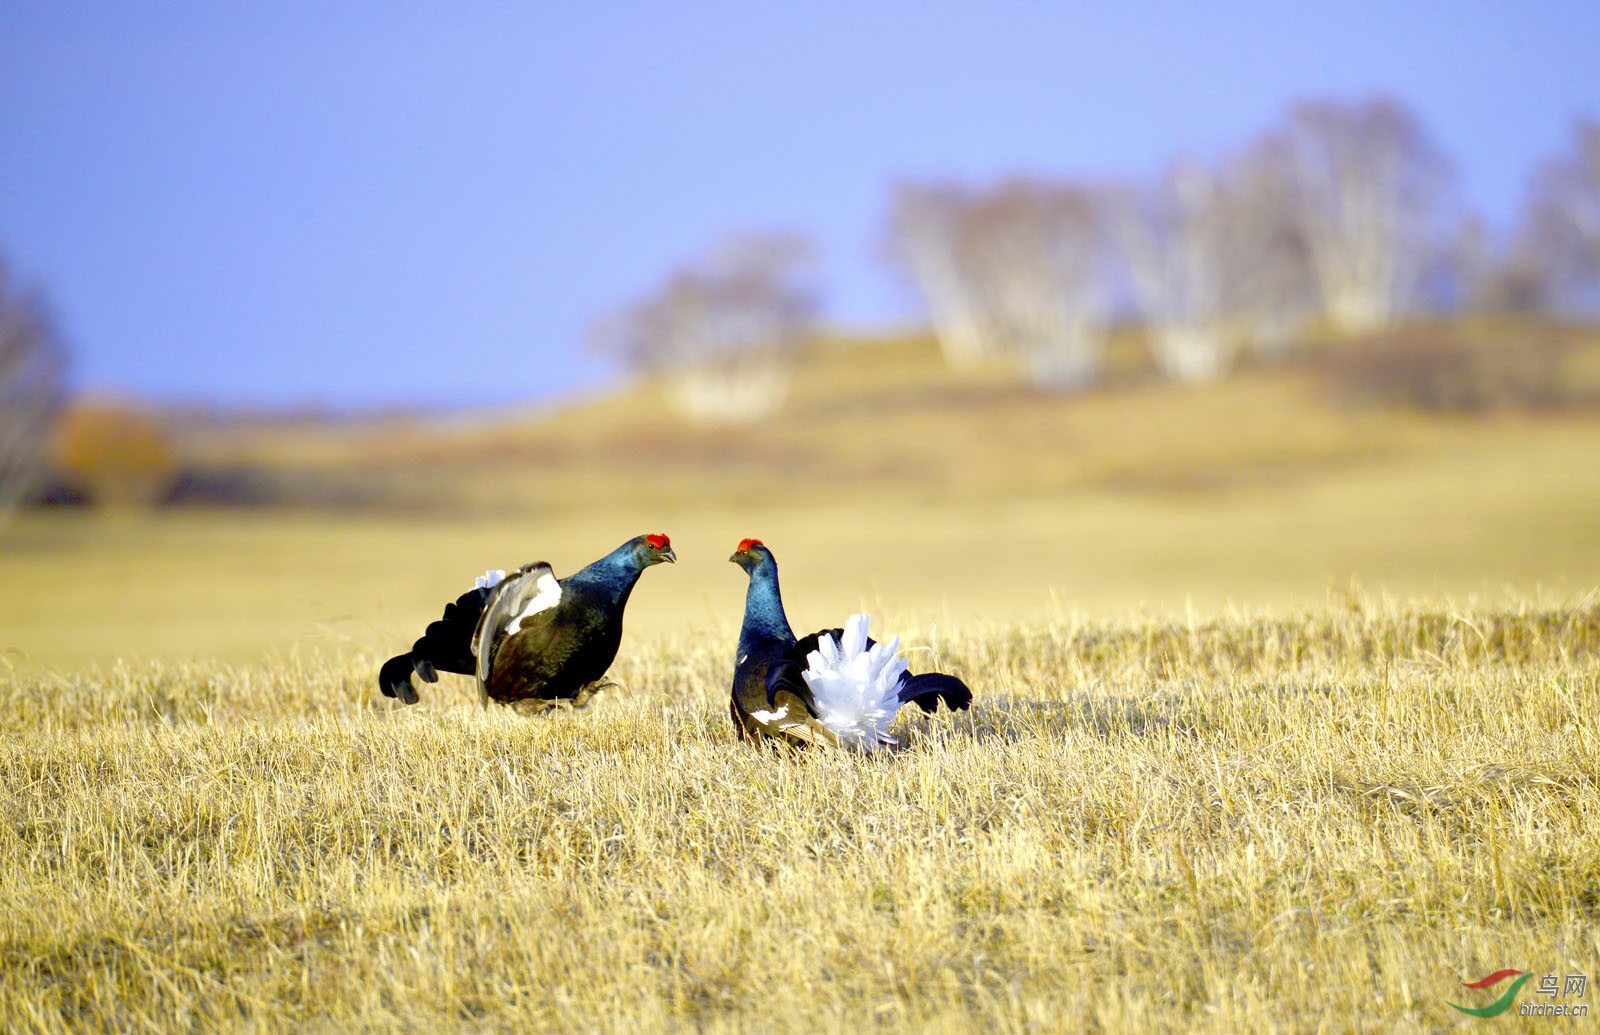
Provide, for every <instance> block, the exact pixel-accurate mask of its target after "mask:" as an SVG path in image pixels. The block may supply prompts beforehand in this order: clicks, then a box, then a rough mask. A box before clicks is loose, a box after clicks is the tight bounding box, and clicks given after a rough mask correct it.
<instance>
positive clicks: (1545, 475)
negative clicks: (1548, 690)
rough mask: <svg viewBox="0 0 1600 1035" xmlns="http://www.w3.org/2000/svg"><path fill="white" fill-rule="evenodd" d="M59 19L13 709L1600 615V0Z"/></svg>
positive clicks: (6, 467) (24, 477)
mask: <svg viewBox="0 0 1600 1035" xmlns="http://www.w3.org/2000/svg"><path fill="white" fill-rule="evenodd" d="M1297 6H1298V5H1281V4H1269V3H1254V2H1246V3H1239V4H1231V5H1226V6H1224V7H1212V6H1209V5H1186V4H1162V3H1133V4H1123V5H1056V6H1053V7H1051V8H1050V9H1049V10H1044V9H1041V7H1040V5H1033V4H1011V3H988V4H982V5H978V4H937V3H936V4H918V5H911V4H875V3H864V4H853V5H849V8H848V10H847V11H843V10H841V11H821V12H819V11H810V12H802V11H799V10H795V9H790V8H788V7H784V6H779V5H770V6H769V5H759V4H758V5H751V4H748V3H744V4H737V5H736V4H705V5H693V7H692V8H690V9H686V8H684V7H683V6H682V5H668V4H662V3H641V4H633V5H626V6H621V7H610V8H606V7H593V8H583V9H580V8H578V7H573V8H572V9H571V10H568V11H541V10H535V9H526V10H519V9H516V8H515V7H508V6H507V5H490V4H481V5H479V4H460V5H453V6H451V7H450V8H449V9H448V10H446V9H444V8H432V9H430V8H429V7H427V6H423V5H416V6H411V5H393V4H376V3H372V4H368V3H341V4H337V5H318V6H315V7H311V6H301V5H262V6H259V7H246V6H245V5H217V4H200V3H169V4H161V5H143V6H142V7H141V6H136V5H125V4H98V3H82V4H74V5H60V4H49V3H33V2H28V0H12V2H9V3H7V4H5V5H4V6H3V7H0V664H3V665H4V666H7V667H11V668H13V669H16V668H39V667H44V668H62V669H72V668H75V667H79V666H84V665H88V664H99V663H109V662H112V661H113V660H115V659H118V658H124V659H141V658H163V659H166V658H183V657H195V656H217V657H221V658H223V659H225V660H230V661H247V660H255V659H261V658H281V657H285V656H290V655H293V654H294V653H295V652H298V651H304V650H317V651H335V652H341V653H349V654H352V655H357V654H359V655H361V656H363V657H365V656H368V655H372V656H378V655H382V654H384V653H388V652H392V651H394V650H398V649H401V648H402V647H404V646H406V645H408V644H409V643H410V641H411V640H412V639H413V638H415V636H416V635H417V634H418V633H419V632H420V631H421V627H422V624H424V623H425V622H427V621H428V620H430V619H431V618H433V617H436V616H437V612H438V610H439V608H440V607H441V606H442V604H443V603H444V602H445V601H446V600H447V599H450V598H453V597H454V596H455V595H456V594H457V593H458V592H460V591H461V590H462V589H464V588H466V587H467V586H469V585H470V584H471V583H470V580H471V578H472V577H473V576H474V575H475V574H476V573H478V572H479V571H481V570H483V569H484V568H488V567H511V566H513V565H516V564H518V563H521V562H524V561H529V560H534V559H545V560H548V561H550V562H551V563H552V564H554V565H555V566H556V568H557V570H558V572H566V571H570V570H572V569H574V568H576V567H579V566H581V565H583V564H585V563H587V562H588V561H590V560H593V559H594V558H596V557H598V556H600V555H601V554H603V553H605V552H606V551H608V550H609V549H611V548H612V547H613V546H615V545H617V544H618V543H620V542H621V541H623V540H624V539H626V538H628V537H630V536H632V535H635V534H638V533H640V532H646V531H664V532H667V533H669V534H670V535H671V536H672V537H673V540H674V544H675V546H676V547H677V549H678V552H679V554H680V557H681V563H680V564H679V565H677V566H676V568H673V569H667V570H665V571H654V572H652V573H650V574H649V575H648V576H647V577H646V579H645V580H644V582H643V583H642V584H641V586H640V589H639V590H638V592H637V593H636V594H635V596H634V598H633V603H632V605H631V606H630V611H629V627H630V630H632V631H634V632H636V633H640V634H643V635H645V636H647V637H649V636H655V637H696V636H706V635H724V634H727V633H729V632H731V631H732V630H733V629H734V628H736V626H737V623H738V620H739V614H740V610H741V607H742V600H743V578H742V576H741V574H740V572H739V571H738V569H736V568H734V567H733V566H731V565H727V564H724V563H722V562H723V559H724V558H725V557H726V556H727V554H728V553H729V552H730V551H731V550H732V548H733V545H734V544H735V543H736V542H737V540H738V539H740V538H742V537H744V536H757V537H760V538H763V539H764V540H766V541H767V543H768V544H769V545H771V546H772V547H773V549H774V550H775V552H776V553H777V555H778V557H779V559H780V562H781V564H782V567H783V572H784V582H785V588H786V591H787V595H788V598H789V601H790V611H791V616H792V617H793V618H794V620H795V624H796V625H797V626H804V627H805V628H808V629H809V628H813V627H816V626H819V625H822V624H825V623H830V622H837V621H838V620H839V619H840V618H842V616H843V614H844V613H845V612H846V610H847V609H851V608H860V607H863V606H865V607H869V608H871V609H873V610H874V613H884V614H886V615H887V616H888V617H889V618H890V619H891V620H892V621H899V622H903V623H908V625H909V626H910V627H911V628H914V629H916V630H918V631H919V632H920V633H921V634H923V635H924V636H925V637H926V636H932V635H934V631H935V629H936V627H937V626H938V625H939V624H940V623H944V624H946V625H949V624H955V625H957V626H964V627H972V626H978V625H983V624H986V623H993V622H1010V621H1016V620H1029V619H1037V618H1041V617H1059V616H1062V615H1081V616H1083V617H1084V618H1085V619H1086V620H1090V621H1102V620H1104V621H1111V620H1118V619H1121V618H1125V617H1128V616H1131V615H1139V614H1163V615H1172V614H1176V615H1194V616H1207V615H1215V614H1220V613H1225V612H1229V611H1234V612H1245V613H1260V612H1281V611H1283V610H1286V609H1291V608H1297V607H1308V606H1309V607H1323V606H1329V605H1330V604H1331V605H1333V606H1347V605H1349V604H1351V603H1352V602H1358V601H1363V600H1370V599H1374V598H1381V597H1383V596H1392V597H1395V598H1400V599H1407V598H1412V597H1428V598H1431V599H1435V600H1443V599H1448V600H1451V601H1456V602H1459V603H1461V604H1462V605H1463V606H1465V604H1466V603H1469V602H1471V601H1473V600H1476V601H1479V602H1492V603H1494V604H1497V605H1499V604H1508V603H1509V604H1520V603H1526V602H1530V601H1532V602H1541V601H1549V600H1570V599H1574V598H1581V597H1585V596H1592V594H1593V593H1594V592H1595V589H1596V587H1600V477H1597V470H1600V63H1597V62H1596V61H1595V60H1594V53H1595V44H1596V42H1597V41H1600V7H1596V6H1595V5H1593V4H1578V3H1527V4H1522V5H1517V6H1516V7H1514V8H1513V7H1510V6H1507V5H1495V4H1471V3H1422V4H1415V5H1391V4H1379V3H1372V4H1366V3H1329V4H1322V5H1317V6H1316V8H1315V9H1314V10H1301V9H1294V8H1295V7H1297Z"/></svg>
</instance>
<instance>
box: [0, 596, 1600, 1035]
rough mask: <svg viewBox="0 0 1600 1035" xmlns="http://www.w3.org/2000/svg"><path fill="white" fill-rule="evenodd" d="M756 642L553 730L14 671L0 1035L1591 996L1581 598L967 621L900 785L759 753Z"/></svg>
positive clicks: (1597, 675)
mask: <svg viewBox="0 0 1600 1035" xmlns="http://www.w3.org/2000/svg"><path fill="white" fill-rule="evenodd" d="M912 638H913V640H916V641H918V642H920V643H922V644H927V642H928V639H929V631H928V630H922V631H920V633H919V634H917V635H914V636H913V637H912ZM731 649H732V639H731V637H730V636H726V635H712V636H708V637H706V638H692V639H691V638H682V639H673V638H664V639H660V640H657V641H654V642H647V643H638V642H634V643H630V644H629V645H628V646H627V647H625V649H624V657H623V660H622V662H621V663H620V665H619V667H618V670H617V671H618V674H619V675H620V676H621V677H622V678H623V680H624V681H625V682H626V684H627V686H628V690H627V691H626V692H625V693H621V694H617V695H614V696H612V697H610V698H606V699H602V701H601V702H600V703H599V704H597V705H596V706H595V707H594V708H593V709H591V710H590V711H589V712H587V713H581V714H558V715H555V716H553V717H547V718H536V719H528V718H523V717H519V716H517V715H515V714H514V713H511V712H509V711H506V710H503V709H491V710H489V711H481V710H479V709H478V707H477V706H476V704H474V703H471V697H470V695H469V694H468V693H467V692H466V690H465V688H464V686H463V685H462V684H460V683H455V684H448V683H447V684H445V685H442V686H441V687H440V688H439V689H436V690H435V691H434V692H432V693H429V694H428V695H427V696H426V697H425V699H424V704H423V705H421V706H419V707H416V708H413V709H409V710H401V711H394V710H391V709H390V708H389V707H388V704H387V702H385V701H383V700H382V699H378V700H373V692H374V691H373V686H372V680H371V674H372V670H373V666H374V664H375V663H376V661H377V660H378V659H377V658H376V657H375V656H373V657H364V658H356V659H350V660H337V661H330V660H320V659H317V658H313V657H306V656H298V655H297V656H292V657H284V658H280V659H278V661H277V662H276V663H274V664H258V665H249V666H240V667H232V666H227V665H222V664H217V663H209V664H161V663H151V664H147V665H125V666H120V667H116V668H113V669H109V670H90V671H86V672H81V673H77V674H71V675H65V674H56V675H44V676H12V677H9V678H6V677H0V679H3V680H4V681H3V682H0V730H3V732H0V783H3V785H4V786H5V787H6V788H7V794H6V795H5V796H4V797H3V798H0V802H3V804H0V814H3V821H0V1029H4V1030H7V1031H19V1032H20V1031H59V1030H67V1029H77V1030H82V1029H112V1030H149V1031H167V1030H176V1029H189V1030H193V1029H199V1030H215V1029H228V1030H260V1029H266V1030H281V1029H283V1028H286V1027H296V1028H309V1029H312V1030H338V1031H348V1030H361V1029H378V1030H382V1029H389V1030H410V1031H419V1030H434V1031H448V1030H472V1031H481V1030H504V1031H513V1030H514V1031H527V1030H582V1031H619V1030H631V1031H644V1030H673V1029H678V1030H684V1029H694V1030H709V1031H724V1030H726V1031H750V1030H760V1031H802V1030H807V1031H810V1030H823V1031H856V1030H861V1029H863V1028H879V1027H883V1028H891V1029H902V1030H949V1031H958V1030H959V1031H967V1030H992V1031H996V1032H1020V1031H1058V1030H1059V1031H1076V1030H1101V1031H1107V1032H1124V1031H1137V1032H1149V1031H1163V1030H1167V1031H1218V1032H1234V1031H1244V1030H1284V1031H1308V1030H1318V1029H1320V1030H1330V1031H1345V1030H1383V1031H1393V1030H1399V1031H1407V1030H1433V1029H1442V1028H1447V1027H1451V1026H1452V1025H1453V1024H1454V1023H1455V1022H1456V1021H1457V1020H1458V1015H1456V1014H1455V1013H1454V1011H1452V1010H1451V1009H1450V1008H1449V1007H1448V1006H1447V1005H1445V1003H1446V1000H1455V1001H1457V1002H1462V1001H1464V1000H1468V998H1469V996H1470V993H1467V992H1465V991H1464V990H1462V989H1461V988H1460V987H1459V985H1458V984H1457V983H1458V982H1460V981H1462V980H1471V979H1473V978H1477V977H1480V976H1482V975H1483V974H1485V973H1487V972H1489V971H1491V970H1494V969H1497V968H1500V967H1504V966H1515V967H1517V968H1520V969H1524V970H1530V971H1535V972H1538V973H1544V972H1547V971H1553V972H1558V973H1562V974H1566V973H1587V974H1589V976H1590V977H1591V979H1593V978H1596V977H1600V974H1596V970H1597V969H1600V968H1596V966H1595V961H1596V960H1597V959H1600V833H1597V831H1600V824H1597V823H1596V818H1597V817H1600V775H1597V774H1600V721H1597V718H1596V710H1595V702H1596V701H1597V700H1600V606H1597V605H1596V604H1595V603H1594V602H1593V601H1592V600H1590V601H1588V602H1575V603H1573V604H1571V605H1569V606H1566V607H1561V608H1555V609H1552V610H1547V611H1534V610H1525V611H1522V612H1505V613H1484V612H1459V613H1452V612H1449V611H1430V610H1427V609H1422V608H1415V607H1407V608H1374V609H1366V608H1361V607H1357V608H1355V609H1353V610H1351V611H1349V612H1347V613H1344V614H1340V615H1334V616H1326V615H1324V616H1318V615H1301V616H1297V617H1292V618H1285V619H1282V620H1274V621H1246V620H1223V621H1219V622H1214V623H1206V624H1195V625H1188V624H1182V623H1179V624H1168V623H1156V622H1149V623H1129V624H1121V625H1107V624H1101V623H1096V622H1091V621H1088V620H1086V619H1084V618H1082V617H1074V616H1066V617H1062V618H1059V619H1057V620H1055V621H1051V622H1046V623H1033V624H1029V625H1026V626H1010V625H993V626H985V625H975V624H971V623H968V624H965V625H958V626H957V627H955V628H953V629H952V628H944V629H941V630H940V632H939V634H938V642H937V660H938V661H939V663H941V664H942V665H943V666H945V667H947V668H949V669H951V670H954V671H957V672H960V673H962V674H963V675H965V676H966V677H967V678H968V679H969V681H970V682H971V683H972V684H973V685H974V687H975V688H976V689H977V691H978V694H979V698H978V702H977V704H976V706H975V707H974V709H973V710H972V712H971V713H969V714H968V715H963V716H958V717H954V718H951V717H948V716H938V717H934V718H932V719H923V718H920V717H918V718H916V719H914V720H911V721H910V722H909V723H907V726H908V728H907V730H906V732H907V734H908V736H907V739H908V741H909V745H908V747H907V748H906V749H905V750H903V751H902V752H900V753H899V754H898V755H897V756H895V757H892V758H886V757H860V756H854V755H847V754H843V753H826V754H814V755H812V756H810V757H802V758H784V757H776V756H774V755H772V754H770V753H768V752H765V751H758V750H754V749H751V748H748V747H746V746H743V745H740V744H737V743H735V742H733V740H732V736H731V732H730V730H729V728H728V726H727V720H726V712H725V705H724V696H723V694H724V685H725V681H726V679H727V677H728V673H729V668H730V659H729V657H728V655H729V654H730V653H731ZM931 660H932V659H930V658H929V657H928V656H927V655H921V656H920V657H919V664H924V665H925V664H929V663H930V661H931ZM1524 998H1528V999H1531V998H1533V997H1532V996H1531V994H1529V995H1527V996H1525V997H1524ZM1471 1001H1474V1002H1475V1001H1476V1000H1471ZM1574 1001H1575V1002H1576V1000H1574Z"/></svg>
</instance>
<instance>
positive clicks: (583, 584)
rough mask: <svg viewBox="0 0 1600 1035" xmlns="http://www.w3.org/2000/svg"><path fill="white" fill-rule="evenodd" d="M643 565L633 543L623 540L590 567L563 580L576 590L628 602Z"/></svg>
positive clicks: (618, 602)
mask: <svg viewBox="0 0 1600 1035" xmlns="http://www.w3.org/2000/svg"><path fill="white" fill-rule="evenodd" d="M643 572H644V568H642V567H640V565H639V558H638V555H637V554H636V553H635V552H634V549H633V543H631V542H627V543H623V544H622V545H621V546H619V547H617V548H616V549H615V550H612V551H611V552H610V553H608V554H606V555H605V556H604V557H602V558H600V559H599V560H598V561H595V562H594V563H593V564H591V565H589V566H588V567H587V568H582V569H579V570H578V571H575V572H573V573H572V574H571V575H568V576H567V577H566V578H565V579H563V580H562V582H563V583H564V584H565V585H566V586H568V587H571V588H574V589H583V590H586V591H588V592H590V593H594V594H596V595H599V596H602V597H604V598H605V599H607V600H609V601H611V602H613V603H616V604H625V603H627V600H628V594H629V593H631V592H633V586H634V583H636V582H638V581H639V576H640V575H641V574H642V573H643Z"/></svg>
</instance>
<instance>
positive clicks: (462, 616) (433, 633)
mask: <svg viewBox="0 0 1600 1035" xmlns="http://www.w3.org/2000/svg"><path fill="white" fill-rule="evenodd" d="M490 594H491V591H490V590H487V589H469V590H468V591H467V592H465V593H463V594H461V596H460V597H458V598H457V599H456V600H455V602H454V603H450V604H446V605H444V617H443V618H441V619H439V620H438V621H436V622H430V623H428V628H427V629H426V630H424V631H423V633H422V636H421V638H420V639H418V640H417V642H416V643H414V644H412V645H411V649H410V650H409V651H407V652H406V653H404V654H396V655H395V656H394V657H392V658H390V659H389V660H388V661H385V662H384V663H383V667H382V668H380V669H378V689H380V690H382V691H383V696H385V697H394V698H397V699H398V700H399V701H400V703H401V704H416V703H417V688H416V687H415V686H414V685H413V684H412V682H411V674H412V673H413V672H415V673H416V674H417V675H419V676H421V677H422V679H423V682H427V683H437V682H438V681H439V673H440V672H458V673H460V674H461V675H464V676H470V675H472V674H474V673H475V672H476V671H477V668H478V660H477V658H475V657H474V656H473V654H472V634H473V633H474V632H476V631H477V628H478V617H479V616H480V615H482V614H483V608H484V605H485V604H487V603H488V602H489V596H490Z"/></svg>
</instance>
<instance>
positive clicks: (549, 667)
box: [378, 535, 677, 706]
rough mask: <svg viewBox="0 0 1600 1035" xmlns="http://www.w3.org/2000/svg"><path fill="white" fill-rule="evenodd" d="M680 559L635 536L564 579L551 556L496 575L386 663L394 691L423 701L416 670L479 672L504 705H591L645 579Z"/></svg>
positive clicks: (384, 681) (490, 696)
mask: <svg viewBox="0 0 1600 1035" xmlns="http://www.w3.org/2000/svg"><path fill="white" fill-rule="evenodd" d="M676 560H677V554H675V553H673V551H672V541H671V540H670V539H668V538H667V537H666V536H664V535H641V536H638V537H636V538H633V539H630V540H628V541H627V542H625V543H623V544H622V545H621V546H619V547H617V548H616V549H615V550H613V551H611V552H610V553H608V554H606V555H605V556H604V557H602V558H600V559H599V560H598V561H595V562H594V563H593V564H591V565H589V566H588V567H586V568H583V569H582V570H580V571H576V572H573V573H572V574H571V575H568V576H567V577H566V578H564V579H558V578H556V576H555V572H554V571H552V570H551V568H550V565H548V564H546V563H544V562H543V561H538V562H535V563H533V564H525V565H523V566H522V567H520V568H518V569H517V570H516V571H514V572H512V573H511V574H510V575H506V574H505V573H504V572H501V571H491V572H488V573H487V574H485V575H482V576H479V578H478V584H477V585H476V586H475V587H473V588H472V589H470V590H468V591H467V592H466V593H463V594H462V595H461V596H460V597H459V598H457V599H456V600H455V601H454V602H453V603H449V604H446V605H445V607H444V617H442V618H440V619H439V620H438V621H435V622H432V623H430V624H429V625H428V628H427V630H426V631H425V632H423V634H422V636H421V638H420V639H418V640H417V642H416V643H414V644H412V646H411V649H410V650H409V651H407V652H405V653H404V654H397V655H395V656H394V657H392V658H390V659H389V660H388V661H386V662H384V664H383V667H382V668H380V669H379V670H378V686H379V688H380V689H381V690H382V691H383V694H384V696H385V697H394V698H397V699H398V700H399V701H400V702H401V703H403V704H415V703H416V702H417V690H416V687H415V686H414V685H413V684H412V682H411V676H412V674H413V673H415V674H416V675H418V676H420V677H422V679H423V680H424V681H425V682H428V683H433V682H437V681H438V678H439V677H438V673H439V672H457V673H460V674H462V675H468V676H475V677H477V681H478V693H479V695H480V699H481V700H483V701H485V702H487V701H489V700H495V701H499V702H501V703H503V704H514V703H517V702H523V701H530V702H547V703H552V704H553V703H557V702H569V703H572V704H575V705H579V706H581V705H583V704H584V703H586V702H587V701H588V699H589V697H590V696H592V694H593V693H594V691H595V690H596V689H598V684H599V683H600V680H601V679H602V677H604V676H605V674H606V670H607V669H609V668H610V667H611V662H612V661H613V660H615V658H616V656H617V648H618V646H620V645H621V643H622V612H623V610H624V608H626V607H627V605H628V596H629V594H631V593H632V592H633V587H634V584H635V583H637V582H638V581H639V576H640V575H642V574H643V573H644V570H645V569H646V568H648V567H650V566H651V565H653V564H660V563H661V562H662V561H667V562H672V561H676Z"/></svg>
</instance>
